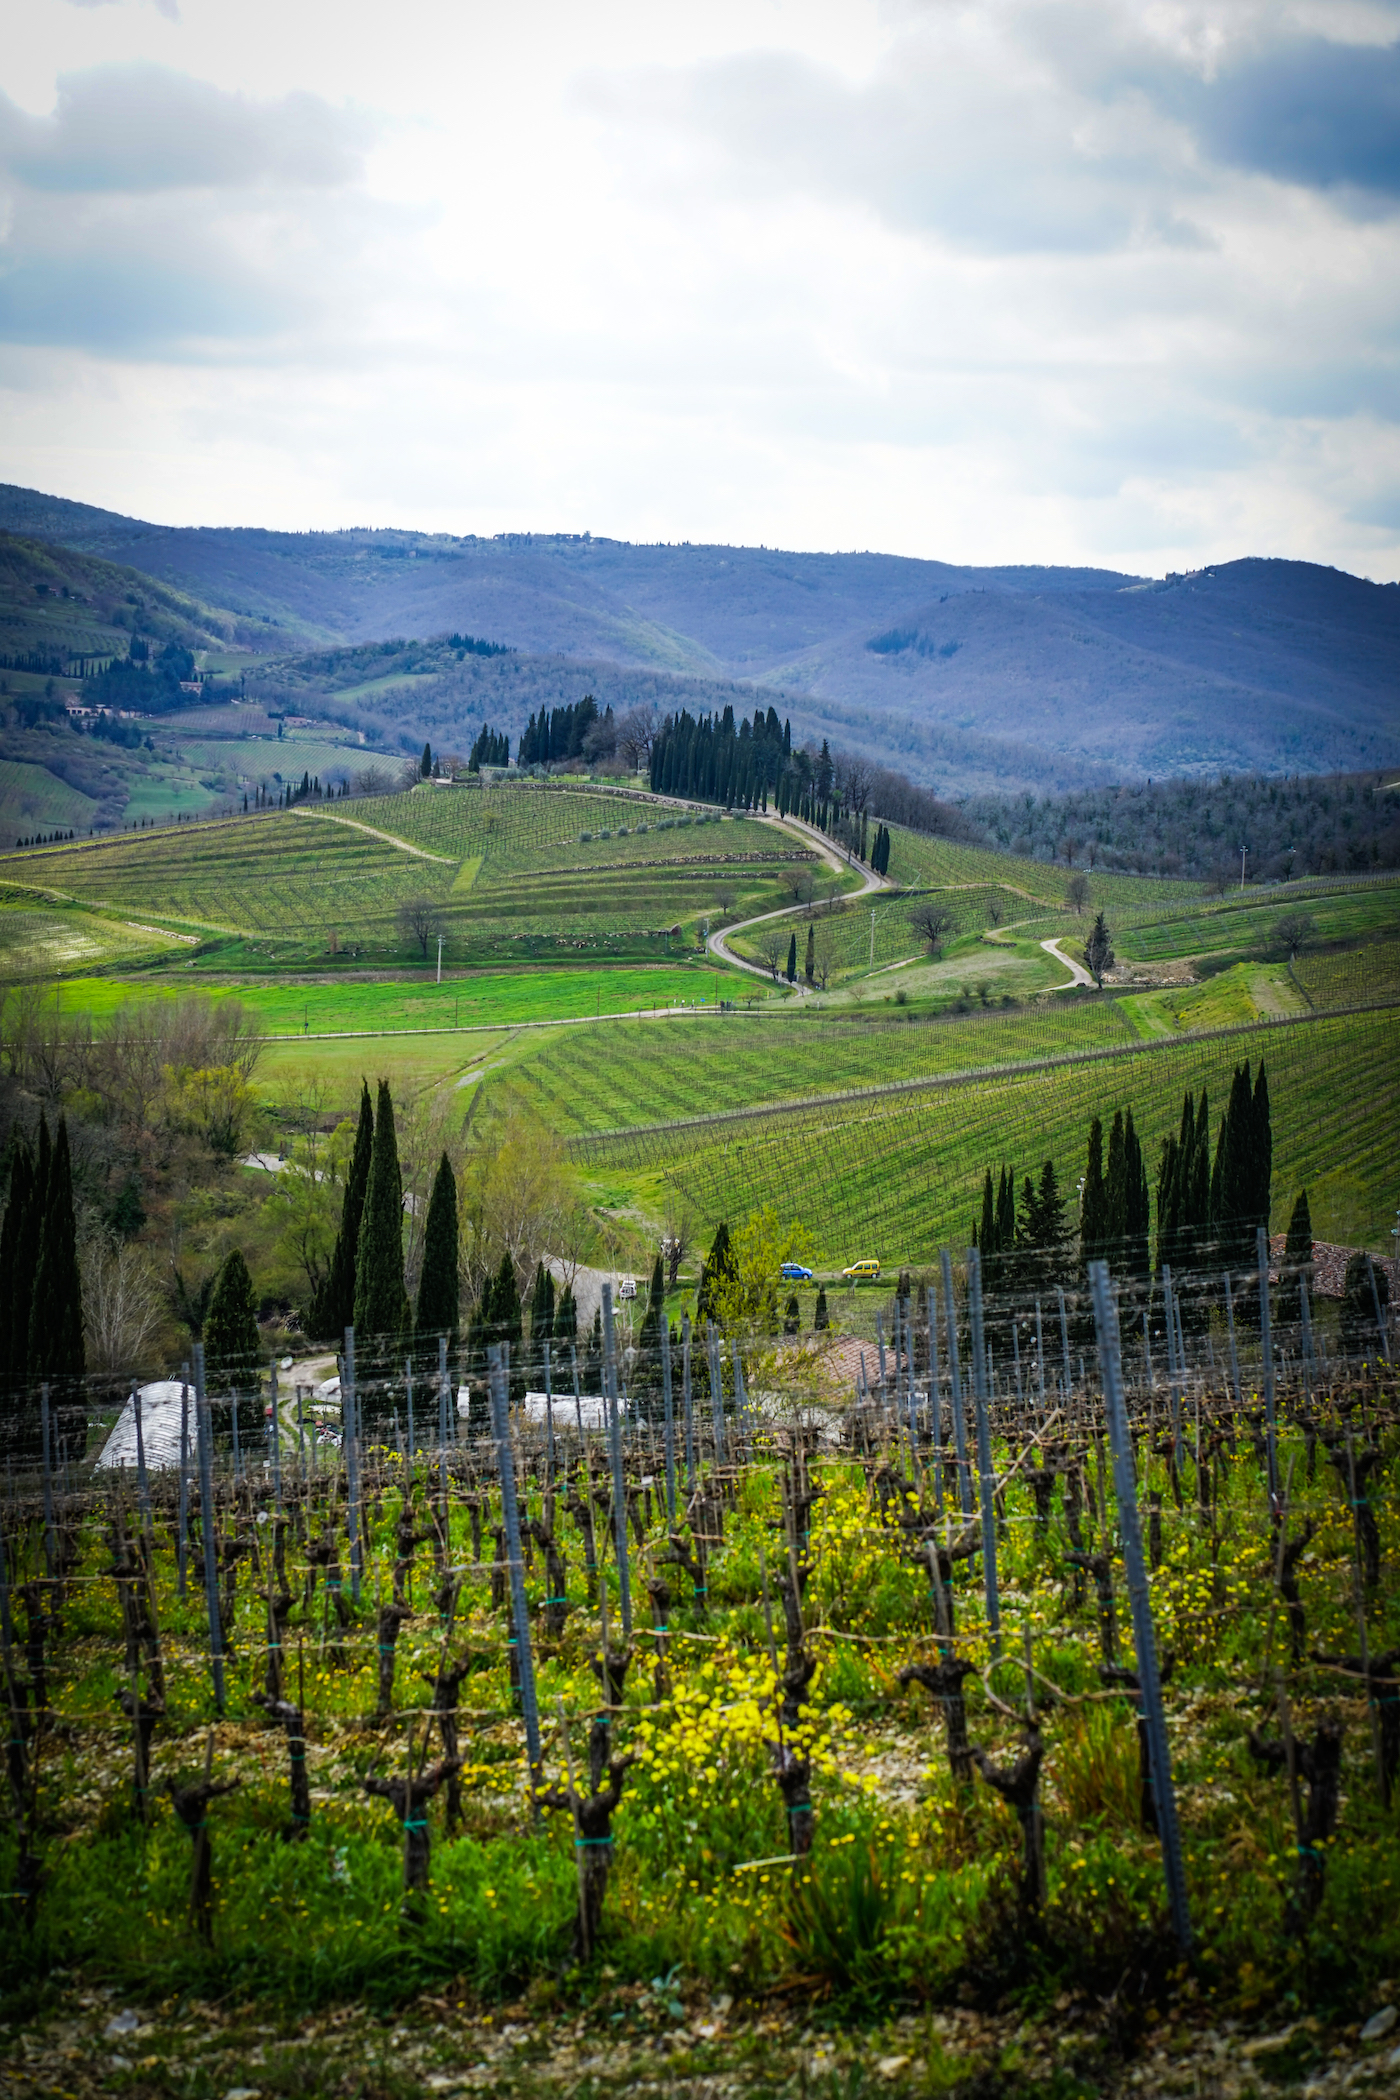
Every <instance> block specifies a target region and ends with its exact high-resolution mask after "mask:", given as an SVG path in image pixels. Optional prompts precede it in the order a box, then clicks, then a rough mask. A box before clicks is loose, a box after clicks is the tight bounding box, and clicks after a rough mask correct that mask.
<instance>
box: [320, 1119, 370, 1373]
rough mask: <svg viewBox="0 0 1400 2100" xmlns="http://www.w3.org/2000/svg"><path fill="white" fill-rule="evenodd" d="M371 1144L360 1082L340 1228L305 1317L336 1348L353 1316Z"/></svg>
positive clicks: (324, 1339)
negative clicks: (328, 1261) (323, 1278)
mask: <svg viewBox="0 0 1400 2100" xmlns="http://www.w3.org/2000/svg"><path fill="white" fill-rule="evenodd" d="M373 1147H374V1110H373V1109H372V1108H371V1107H370V1100H369V1086H368V1083H367V1082H366V1081H365V1080H363V1079H362V1080H361V1081H360V1120H359V1124H358V1126H357V1128H356V1131H355V1147H354V1150H353V1152H352V1153H351V1155H350V1172H349V1173H348V1175H347V1176H346V1180H345V1194H344V1196H343V1198H342V1199H341V1206H340V1230H339V1232H338V1233H337V1234H336V1237H335V1249H334V1252H333V1253H332V1255H331V1265H330V1269H329V1270H328V1272H327V1275H326V1280H325V1282H324V1283H323V1284H322V1286H321V1288H320V1290H319V1291H317V1293H316V1294H315V1296H314V1298H313V1299H312V1301H311V1309H310V1312H309V1314H308V1319H309V1322H310V1326H311V1332H312V1333H313V1335H315V1336H316V1337H317V1338H318V1339H319V1340H321V1341H334V1342H335V1344H336V1346H337V1348H338V1347H339V1346H340V1341H341V1337H342V1336H343V1334H344V1332H345V1329H346V1328H347V1327H349V1326H352V1325H353V1323H354V1319H355V1267H356V1262H357V1260H358V1258H359V1251H360V1222H361V1220H362V1218H363V1217H364V1212H365V1190H366V1189H367V1188H368V1187H369V1162H370V1154H371V1152H372V1150H373Z"/></svg>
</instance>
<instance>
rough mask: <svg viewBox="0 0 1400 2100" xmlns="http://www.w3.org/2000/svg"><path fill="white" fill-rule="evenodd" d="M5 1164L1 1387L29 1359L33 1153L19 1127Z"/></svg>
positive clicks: (15, 1380)
mask: <svg viewBox="0 0 1400 2100" xmlns="http://www.w3.org/2000/svg"><path fill="white" fill-rule="evenodd" d="M7 1164H8V1172H7V1174H6V1177H5V1182H6V1189H7V1191H8V1194H7V1200H6V1203H5V1219H4V1223H3V1225H0V1387H6V1386H9V1385H11V1384H14V1385H19V1384H21V1383H22V1382H23V1379H24V1374H25V1370H26V1368H27V1366H28V1363H29V1306H30V1303H31V1301H32V1298H33V1287H34V1262H35V1259H36V1258H37V1253H38V1241H39V1221H38V1220H37V1218H36V1216H35V1204H36V1185H37V1184H36V1175H35V1166H34V1154H33V1152H32V1151H31V1149H30V1147H29V1145H28V1143H27V1141H26V1140H25V1138H24V1137H23V1136H22V1135H21V1134H20V1132H19V1130H18V1129H16V1130H15V1131H13V1132H12V1133H11V1136H10V1147H9V1158H8V1163H7Z"/></svg>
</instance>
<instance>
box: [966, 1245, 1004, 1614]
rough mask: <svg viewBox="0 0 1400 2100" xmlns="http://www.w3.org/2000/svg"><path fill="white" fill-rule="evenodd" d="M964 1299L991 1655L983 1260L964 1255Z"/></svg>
mask: <svg viewBox="0 0 1400 2100" xmlns="http://www.w3.org/2000/svg"><path fill="white" fill-rule="evenodd" d="M967 1298H968V1310H969V1312H970V1313H971V1315H972V1390H973V1394H974V1396H975V1398H976V1402H977V1474H978V1488H979V1490H980V1493H981V1501H982V1585H983V1588H984V1590H985V1591H986V1596H987V1625H988V1627H989V1628H990V1630H991V1636H992V1653H993V1655H999V1654H1000V1653H1001V1600H1000V1599H999V1597H998V1595H997V1515H996V1504H995V1502H994V1500H993V1495H994V1493H995V1489H996V1482H995V1480H994V1479H993V1477H992V1427H991V1423H990V1422H989V1421H988V1419H987V1360H986V1351H985V1349H984V1347H983V1337H982V1257H981V1255H980V1254H979V1253H978V1252H977V1249H976V1248H975V1247H969V1248H968V1251H967Z"/></svg>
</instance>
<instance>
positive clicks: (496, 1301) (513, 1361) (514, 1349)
mask: <svg viewBox="0 0 1400 2100" xmlns="http://www.w3.org/2000/svg"><path fill="white" fill-rule="evenodd" d="M490 1339H491V1340H492V1341H493V1342H508V1343H509V1344H510V1391H511V1398H512V1399H519V1397H520V1395H521V1394H522V1393H523V1392H524V1391H525V1351H524V1325H523V1321H522V1319H521V1308H520V1287H519V1285H518V1284H517V1283H516V1280H515V1263H514V1262H513V1261H512V1260H511V1258H510V1250H509V1248H507V1250H506V1252H505V1253H504V1254H503V1255H502V1256H501V1266H500V1268H499V1269H498V1270H497V1271H496V1282H495V1287H494V1288H493V1290H492V1292H491V1333H490Z"/></svg>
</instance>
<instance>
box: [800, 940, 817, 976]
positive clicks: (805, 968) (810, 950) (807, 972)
mask: <svg viewBox="0 0 1400 2100" xmlns="http://www.w3.org/2000/svg"><path fill="white" fill-rule="evenodd" d="M802 974H803V976H804V977H805V978H806V980H807V982H808V984H811V983H812V982H813V981H814V979H815V977H816V974H817V929H816V927H815V926H809V927H808V928H807V960H806V961H805V962H804V964H803V965H802Z"/></svg>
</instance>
